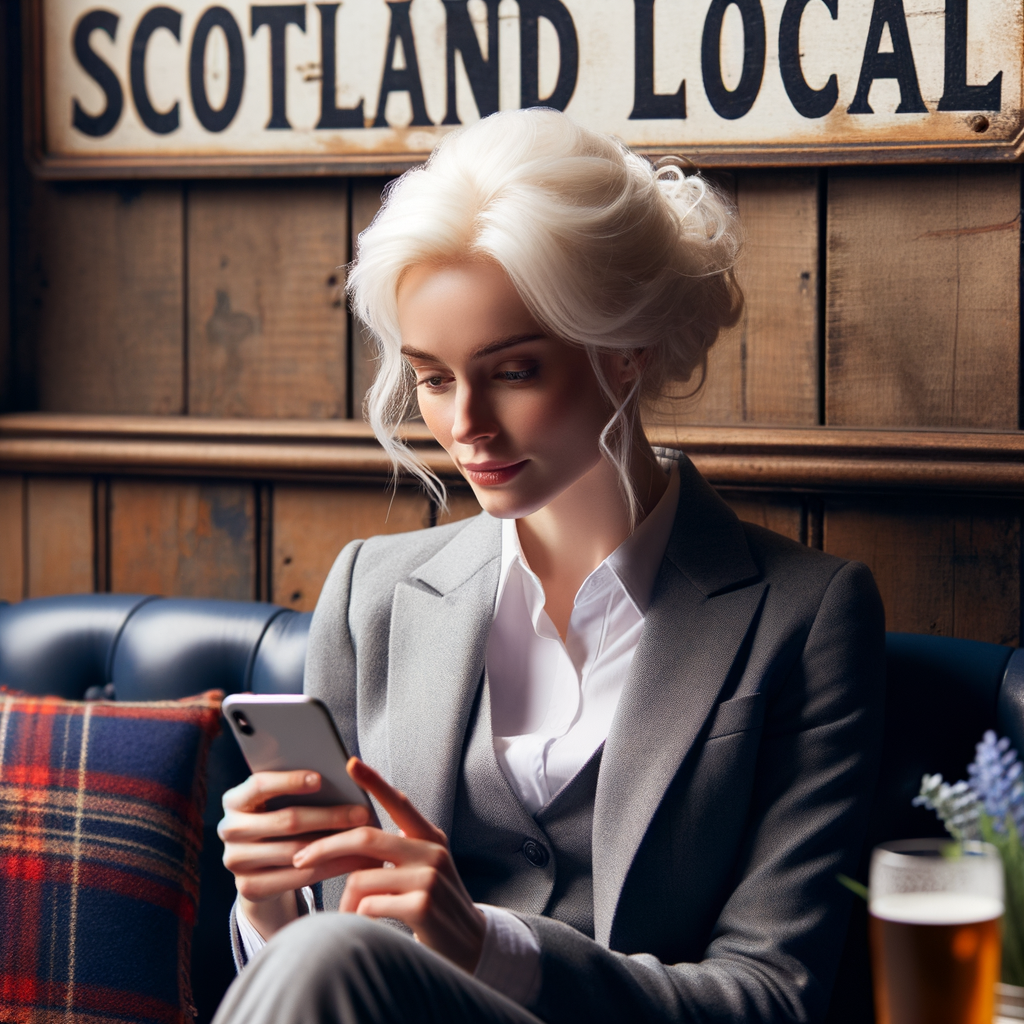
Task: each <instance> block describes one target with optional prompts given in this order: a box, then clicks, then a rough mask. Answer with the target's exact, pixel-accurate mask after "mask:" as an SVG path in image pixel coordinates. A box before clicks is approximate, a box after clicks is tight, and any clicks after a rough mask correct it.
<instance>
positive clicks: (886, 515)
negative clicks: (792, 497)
mask: <svg viewBox="0 0 1024 1024" xmlns="http://www.w3.org/2000/svg"><path fill="white" fill-rule="evenodd" d="M824 547H825V550H826V551H830V552H832V553H833V554H837V555H841V556H842V557H844V558H854V559H857V560H858V561H862V562H865V563H866V564H867V565H868V566H869V567H870V568H871V570H872V572H874V574H875V579H876V581H877V582H878V588H879V590H880V591H881V594H882V599H883V601H884V602H885V609H886V626H887V628H888V629H890V630H895V631H904V632H909V633H936V634H940V635H943V636H958V637H966V638H968V639H972V640H985V641H988V642H990V643H1001V644H1014V645H1016V644H1018V643H1019V642H1020V611H1021V606H1020V599H1021V598H1020V594H1021V590H1020V584H1021V571H1020V564H1021V559H1020V555H1021V506H1020V503H1019V502H1012V501H995V500H993V501H984V500H982V499H978V500H974V501H965V500H954V499H950V500H931V501H921V500H901V499H891V498H878V499H875V500H873V501H870V502H867V501H864V500H840V499H826V501H825V531H824Z"/></svg>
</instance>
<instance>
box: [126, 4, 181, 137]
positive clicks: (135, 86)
mask: <svg viewBox="0 0 1024 1024" xmlns="http://www.w3.org/2000/svg"><path fill="white" fill-rule="evenodd" d="M158 28H165V29H167V31H168V32H170V33H171V35H172V36H174V38H175V39H177V40H178V41H179V42H180V41H181V15H180V14H179V13H178V12H177V11H173V10H171V8H170V7H153V8H152V9H150V10H148V11H146V13H145V14H144V15H143V16H142V20H141V21H140V22H139V25H138V28H136V29H135V35H134V36H133V37H132V55H131V67H130V73H129V78H130V79H131V83H132V99H133V100H134V101H135V109H136V110H137V111H138V112H139V118H140V119H141V120H142V123H143V124H144V125H145V126H146V127H147V128H148V129H149V130H150V131H151V132H156V134H157V135H167V134H169V133H170V132H173V131H174V130H175V129H176V128H177V127H178V123H179V121H178V108H179V106H180V104H179V103H177V102H176V103H175V104H174V106H173V107H171V109H170V110H168V111H167V112H166V113H163V114H161V113H160V111H158V110H157V109H156V108H155V107H154V106H153V103H152V101H151V100H150V98H149V90H148V89H147V88H146V49H147V48H148V47H149V37H150V36H151V35H152V34H153V33H154V32H155V31H156V30H157V29H158Z"/></svg>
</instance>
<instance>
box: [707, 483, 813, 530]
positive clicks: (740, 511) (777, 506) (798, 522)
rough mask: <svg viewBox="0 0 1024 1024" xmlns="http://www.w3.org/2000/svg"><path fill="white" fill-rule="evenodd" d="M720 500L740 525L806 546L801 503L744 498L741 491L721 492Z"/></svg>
mask: <svg viewBox="0 0 1024 1024" xmlns="http://www.w3.org/2000/svg"><path fill="white" fill-rule="evenodd" d="M722 497H723V498H725V500H726V502H727V503H728V504H729V507H730V508H731V509H732V510H733V512H735V513H736V515H738V516H739V517H740V519H742V520H743V521H744V522H746V523H755V524H756V525H757V526H763V527H764V528H765V529H766V530H774V531H775V532H776V533H781V534H782V535H783V536H784V537H789V538H791V539H792V540H796V541H800V542H801V543H806V542H807V510H806V507H805V500H804V499H802V498H799V497H795V496H792V495H785V494H783V495H778V494H748V493H744V492H742V491H725V492H723V494H722Z"/></svg>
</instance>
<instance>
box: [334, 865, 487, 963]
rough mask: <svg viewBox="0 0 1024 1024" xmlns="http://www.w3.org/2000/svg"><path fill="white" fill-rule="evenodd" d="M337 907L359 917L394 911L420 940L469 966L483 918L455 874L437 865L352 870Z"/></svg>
mask: <svg viewBox="0 0 1024 1024" xmlns="http://www.w3.org/2000/svg"><path fill="white" fill-rule="evenodd" d="M338 909H339V910H341V911H350V912H354V913H357V914H362V915H363V916H364V917H393V918H395V919H396V920H398V921H401V922H402V923H403V924H406V925H408V926H409V928H411V929H412V931H413V934H414V935H415V936H416V938H418V939H419V940H420V941H421V942H422V943H424V945H426V946H429V947H430V948H431V949H433V950H435V951H436V952H438V953H440V954H441V955H442V956H446V957H448V959H449V960H452V961H453V962H454V963H456V964H458V965H459V966H460V967H462V968H464V969H465V970H467V971H469V972H471V973H472V972H473V971H474V970H475V969H476V965H477V963H478V961H479V959H480V951H481V949H482V947H483V939H484V934H485V932H486V930H487V922H486V919H485V918H484V915H483V913H482V912H481V911H480V909H479V908H478V907H475V906H474V905H473V903H472V901H471V900H470V899H469V896H468V894H467V893H466V892H465V890H464V888H463V886H462V884H461V882H460V881H459V879H458V876H457V875H454V874H452V877H449V873H448V871H446V870H445V869H444V866H442V867H434V866H430V865H425V864H418V865H415V866H414V867H407V868H401V867H399V868H391V869H378V870H369V871H356V872H353V873H352V874H350V875H349V877H348V881H347V882H346V883H345V892H344V893H343V895H342V899H341V905H340V906H339V908H338Z"/></svg>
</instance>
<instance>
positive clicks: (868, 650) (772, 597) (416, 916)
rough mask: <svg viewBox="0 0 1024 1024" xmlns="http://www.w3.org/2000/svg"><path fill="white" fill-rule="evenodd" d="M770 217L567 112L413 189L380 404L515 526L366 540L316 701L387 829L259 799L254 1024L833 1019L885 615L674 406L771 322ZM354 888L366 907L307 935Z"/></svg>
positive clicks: (285, 784)
mask: <svg viewBox="0 0 1024 1024" xmlns="http://www.w3.org/2000/svg"><path fill="white" fill-rule="evenodd" d="M736 234H737V229H736V226H735V224H734V222H733V218H732V214H731V213H730V211H729V209H728V207H727V206H726V204H725V203H724V202H723V200H722V199H721V198H720V197H719V196H718V195H716V194H715V193H714V192H713V191H712V190H711V189H710V188H709V187H708V186H707V185H706V184H705V183H704V182H703V181H702V180H701V179H699V178H698V177H696V176H684V175H683V174H682V173H681V171H680V170H678V169H677V168H674V167H673V168H665V169H663V170H660V171H657V172H655V171H654V170H653V169H652V168H651V166H650V165H649V164H647V163H646V162H645V161H644V160H642V159H640V158H639V157H637V156H635V155H633V154H631V153H629V152H628V150H626V149H625V148H624V147H622V146H620V145H619V144H618V143H616V142H614V141H613V140H611V139H608V138H606V137H604V136H600V135H597V134H595V133H593V132H589V131H587V130H584V129H582V128H580V127H579V126H577V125H575V124H574V123H573V122H572V121H571V120H570V119H568V118H567V117H565V116H564V115H562V114H558V113H555V112H553V111H541V110H528V111H518V112H515V113H502V114H498V115H494V116H492V117H490V118H487V119H485V120H484V121H482V122H480V123H479V124H477V125H475V126H473V127H471V128H468V129H465V130H463V131H462V132H460V133H457V134H455V135H453V136H449V137H448V139H447V140H446V141H445V142H444V143H443V144H442V145H441V146H440V147H439V148H438V150H437V151H436V152H435V154H434V155H433V157H432V158H431V160H430V161H429V163H428V164H427V166H426V168H425V169H420V170H417V171H412V172H410V173H409V174H407V175H406V176H404V177H403V178H402V179H401V180H400V181H399V183H398V184H397V185H396V186H395V187H393V188H392V189H391V190H390V192H389V194H388V196H387V198H386V201H385V205H384V207H383V209H382V211H381V213H380V214H379V215H378V217H377V219H376V220H375V221H374V223H373V225H372V226H371V227H370V228H369V229H368V230H367V231H366V232H364V234H363V235H362V236H361V239H360V246H359V254H358V259H357V262H356V265H355V268H354V270H353V273H352V276H351V282H350V284H351V289H352V293H353V296H354V301H355V307H356V310H357V312H358V313H359V315H360V316H361V317H362V318H363V319H364V320H365V321H366V322H367V323H368V324H369V325H370V326H371V328H372V329H373V331H374V334H375V336H376V337H377V339H378V341H379V345H380V367H379V371H378V375H377V379H376V381H375V383H374V386H373V389H372V391H371V394H370V398H369V412H370V419H371V422H372V423H373V426H374V429H375V432H376V434H377V436H378V437H379V438H380V440H381V443H382V444H383V445H384V446H385V448H386V450H387V451H388V452H389V453H390V454H391V455H392V457H393V459H394V461H395V463H396V465H397V466H401V467H404V468H405V469H407V470H409V471H411V472H413V473H415V474H417V475H418V476H419V477H420V478H421V479H422V480H423V482H424V483H425V485H426V486H427V488H428V489H429V490H431V492H432V493H433V494H434V495H435V497H436V498H437V499H438V500H439V501H442V502H443V499H444V494H443V490H442V489H441V487H440V484H439V483H438V482H437V481H436V480H435V479H434V478H432V477H431V476H430V475H429V474H428V473H427V472H426V471H425V470H424V469H423V468H422V467H421V466H420V465H419V464H418V463H417V462H416V461H415V459H414V458H413V456H412V455H411V453H410V452H409V451H408V450H407V449H405V448H404V447H403V446H402V445H401V444H400V442H399V441H397V440H396V431H397V428H398V425H399V423H400V422H401V420H402V418H403V416H404V415H405V414H406V410H407V407H408V404H409V398H410V393H411V392H412V391H413V390H414V391H415V395H416V399H417V401H418V405H419V409H420V412H421V414H422V416H423V420H424V422H425V423H426V424H427V426H428V427H429V428H430V430H431V432H432V433H433V434H434V436H435V437H436V438H437V440H438V441H439V443H440V444H441V445H442V446H443V447H444V448H445V449H446V450H447V451H448V453H449V454H450V455H451V457H452V459H453V461H454V463H455V465H456V466H457V467H458V468H459V470H460V471H461V472H462V474H463V475H464V476H465V478H466V479H467V480H468V482H469V484H470V486H471V487H472V488H473V491H474V494H475V495H476V497H477V498H478V500H479V501H480V504H481V506H482V508H483V509H484V512H483V514H482V515H480V516H478V517H476V518H474V519H471V520H468V521H463V522H460V523H455V524H453V525H450V526H446V527H440V528H436V529H433V530H426V531H421V532H418V533H414V534H406V535H402V536H392V537H378V538H374V539H373V540H370V541H366V542H355V543H354V544H351V545H349V546H348V547H347V548H346V549H345V550H344V551H343V552H342V553H341V555H340V556H339V558H338V561H337V562H336V564H335V566H334V568H333V570H332V572H331V575H330V577H329V579H328V581H327V583H326V585H325V587H324V590H323V593H322V595H321V598H320V601H319V603H318V605H317V611H316V614H315V616H314V621H313V627H312V631H311V636H310V650H309V656H308V660H307V670H306V688H307V691H308V692H310V693H313V694H316V695H317V696H319V697H321V698H322V699H323V700H324V701H325V702H326V703H327V704H328V706H329V707H330V709H331V711H332V713H333V715H334V718H335V721H336V722H337V724H338V727H339V730H340V731H341V733H342V736H343V738H344V739H345V742H346V744H347V745H348V747H349V749H350V750H351V751H352V752H353V753H355V754H357V755H358V757H359V758H360V759H361V760H354V761H353V763H352V766H351V768H350V770H351V771H352V774H353V776H354V777H355V778H356V780H357V781H358V782H359V783H360V784H361V785H363V786H364V788H366V789H367V790H368V791H369V792H370V793H371V794H372V795H373V796H374V797H375V803H376V808H377V811H378V812H379V816H380V821H381V822H382V823H383V828H377V827H376V826H375V825H374V824H370V823H368V821H367V817H368V815H367V813H366V812H365V811H362V810H361V809H359V808H351V807H341V808H328V809H319V808H294V809H290V810H286V811H276V812H264V811H263V810H262V805H263V801H265V800H266V798H267V797H268V796H270V795H276V794H282V793H297V792H304V791H308V790H309V789H315V788H316V787H317V786H318V785H319V780H318V779H317V777H316V776H315V775H313V776H307V775H306V774H305V773H302V772H298V773H261V774H259V775H255V776H253V777H252V778H251V779H250V780H248V781H247V782H246V783H244V784H243V785H242V786H239V787H238V788H237V789H235V790H233V791H231V792H230V793H229V794H228V795H226V796H225V808H226V813H225V817H224V820H223V822H222V824H221V835H222V837H223V838H224V840H225V863H226V864H227V865H228V867H229V868H230V869H231V870H232V871H233V872H234V873H235V875H236V879H237V882H238V890H239V902H238V905H237V908H236V923H237V926H238V937H239V939H240V940H241V945H243V946H244V947H245V949H246V950H247V951H248V954H247V955H249V956H253V957H254V959H253V963H252V964H251V965H250V966H249V967H248V968H247V969H246V970H245V971H244V972H243V973H242V975H241V977H240V978H239V980H238V982H236V984H235V986H234V987H233V988H232V990H231V991H230V992H229V994H228V996H227V997H226V999H225V1002H224V1005H223V1006H222V1008H221V1011H220V1014H219V1016H218V1020H220V1021H228V1020H232V1021H233V1020H243V1019H244V1020H246V1021H253V1020H263V1019H266V1020H274V1021H293V1020H294V1021H314V1020H318V1021H319V1020H339V1021H383V1020H389V1021H391V1020H409V1021H413V1020H415V1021H420V1020H429V1021H434V1020H436V1021H446V1022H447V1021H453V1020H466V1021H470V1020H473V1021H476V1020H479V1021H487V1022H489V1021H506V1020H507V1021H517V1022H520V1024H527V1022H536V1020H537V1019H538V1018H540V1019H541V1020H544V1021H549V1022H552V1024H556V1022H557V1024H561V1022H569V1021H606V1020H607V1021H620V1020H634V1019H643V1020H653V1021H678V1020H684V1019H691V1018H694V1019H700V1020H715V1019H722V1020H726V1019H728V1020H731V1021H735V1020H752V1021H779V1020H794V1021H797V1020H799V1021H803V1020H813V1019H818V1018H820V1017H822V1016H823V1015H824V1012H825V1009H826V1007H827V1004H828V997H829V991H830V986H831V982H832V976H833V973H834V970H835V966H836V962H837V960H838V956H839V951H840V947H841V945H842V939H843V933H844V930H845V920H846V913H847V909H848V908H847V902H846V899H845V897H844V894H843V891H842V890H841V889H840V887H839V886H838V885H837V884H836V882H835V875H836V873H837V872H840V871H849V870H850V869H851V868H852V867H853V865H854V864H855V862H856V858H857V855H858V852H859V846H860V844H861V842H862V839H863V830H864V827H865V821H866V813H867V805H868V801H869V799H870V794H871V791H872V788H873V784H874V775H875V771H876V768H877V758H878V749H879V736H880V723H881V693H882V678H883V659H882V639H883V628H884V627H883V618H882V610H881V605H880V602H879V599H878V595H877V592H876V590H875V588H874V584H873V581H872V580H871V576H870V573H869V572H868V571H867V570H866V569H865V568H864V567H863V566H860V565H857V564H855V563H845V562H843V561H842V560H840V559H837V558H833V557H830V556H827V555H824V554H822V553H821V552H816V551H812V550H809V549H807V548H804V547H802V546H801V545H798V544H795V543H793V542H791V541H789V540H786V539H784V538H782V537H779V536H777V535H775V534H772V533H770V532H768V531H766V530H762V529H760V528H757V527H754V526H750V525H746V524H741V523H740V522H739V521H738V520H737V519H736V517H735V516H734V515H733V513H732V512H731V511H730V510H729V509H728V507H727V506H726V505H724V503H722V501H721V500H720V499H719V498H718V497H717V496H716V495H715V493H714V492H713V491H712V490H711V488H710V487H708V486H707V484H705V483H704V481H703V480H702V479H701V478H700V476H699V475H698V474H697V473H696V471H695V470H694V469H693V466H692V465H691V464H690V463H689V461H688V460H687V459H686V458H685V456H680V455H678V453H677V455H676V457H675V458H673V459H671V460H664V461H659V459H658V458H656V457H655V453H654V452H653V451H652V450H651V448H650V446H649V445H648V443H647V441H646V439H645V438H644V435H643V432H642V429H641V427H640V419H639V415H640V410H641V408H642V406H643V405H644V404H645V403H648V402H651V401H654V400H656V399H658V398H659V397H660V396H662V395H663V394H664V393H665V391H666V390H667V389H668V387H669V386H670V385H672V384H674V383H675V382H678V381H687V380H690V379H691V378H692V377H693V375H694V374H698V375H702V374H703V371H704V367H705V364H706V356H707V349H708V347H709V346H710V345H711V344H712V342H713V341H714V340H715V337H716V336H717V334H718V332H719V330H720V329H721V328H722V327H723V326H727V325H729V324H731V323H734V322H735V320H736V317H737V315H738V311H739V306H740V297H739V292H738V290H737V288H736V285H735V282H734V279H733V276H732V266H733V263H734V260H735V256H736V249H737V241H736ZM402 791H404V792H402ZM324 833H326V835H324ZM317 834H319V835H320V838H317ZM346 874H347V876H348V877H347V883H344V882H343V880H342V879H341V878H340V877H339V876H342V875H346ZM319 881H323V882H324V885H323V902H324V905H326V906H327V907H328V908H330V909H333V908H334V907H339V909H340V910H341V911H344V912H347V913H343V914H333V913H324V914H314V915H307V916H306V917H305V918H304V920H302V921H300V922H297V923H290V922H293V921H294V919H295V918H296V917H297V916H299V915H300V914H301V913H302V912H303V911H305V909H306V908H307V906H308V905H310V904H311V901H312V897H311V896H308V895H307V896H304V897H300V898H298V899H297V898H296V896H295V893H296V891H297V890H302V887H304V886H310V885H312V884H314V883H316V882H319ZM306 892H307V894H308V890H306ZM377 919H389V920H391V921H392V922H395V921H397V922H399V923H400V924H401V925H403V926H404V927H405V930H406V931H411V932H412V934H413V936H414V937H415V939H416V940H418V942H413V941H410V939H409V938H408V937H407V936H406V935H402V934H401V932H400V931H399V930H397V929H394V928H389V927H388V926H387V925H384V924H380V923H377ZM286 926H287V927H286ZM282 929H283V930H282ZM271 936H274V938H273V940H272V941H271V942H270V943H269V945H268V948H267V949H266V950H263V951H260V952H259V955H258V956H255V954H256V952H257V951H258V950H259V949H260V947H261V946H262V945H263V942H264V941H265V940H266V939H268V938H270V937H271ZM244 955H246V954H243V956H244Z"/></svg>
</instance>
